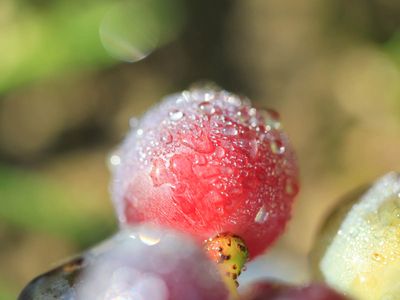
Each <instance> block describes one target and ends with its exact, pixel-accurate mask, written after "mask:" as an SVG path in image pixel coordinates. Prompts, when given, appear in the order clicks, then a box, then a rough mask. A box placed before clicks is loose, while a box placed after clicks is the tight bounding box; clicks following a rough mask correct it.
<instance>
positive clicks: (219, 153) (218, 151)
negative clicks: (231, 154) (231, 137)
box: [215, 147, 225, 158]
mask: <svg viewBox="0 0 400 300" xmlns="http://www.w3.org/2000/svg"><path fill="white" fill-rule="evenodd" d="M215 154H216V156H217V157H218V158H223V157H224V156H225V149H224V148H222V147H217V149H216V150H215Z"/></svg>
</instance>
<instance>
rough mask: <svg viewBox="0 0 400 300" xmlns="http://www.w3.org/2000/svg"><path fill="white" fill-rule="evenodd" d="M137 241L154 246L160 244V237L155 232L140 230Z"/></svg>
mask: <svg viewBox="0 0 400 300" xmlns="http://www.w3.org/2000/svg"><path fill="white" fill-rule="evenodd" d="M139 239H140V240H141V241H142V242H143V243H145V244H146V245H148V246H154V245H157V244H158V243H159V242H160V240H161V235H160V234H159V233H158V232H156V231H155V230H145V229H142V230H141V231H140V232H139Z"/></svg>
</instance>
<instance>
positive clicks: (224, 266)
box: [204, 233, 249, 300]
mask: <svg viewBox="0 0 400 300" xmlns="http://www.w3.org/2000/svg"><path fill="white" fill-rule="evenodd" d="M204 249H205V251H206V252H207V254H208V256H209V257H210V258H211V260H213V261H214V262H215V263H216V264H217V266H218V269H219V272H220V273H221V275H222V278H223V280H224V282H225V284H226V286H227V288H228V290H229V291H230V292H231V295H232V297H231V299H232V300H233V299H238V298H239V295H238V292H237V287H238V286H239V283H238V281H237V278H238V277H239V275H240V274H241V272H242V271H244V268H245V264H246V262H247V260H248V258H249V252H248V250H247V246H246V244H245V243H244V241H243V239H241V238H240V237H239V236H237V235H234V234H231V233H220V234H218V235H216V236H215V237H213V238H210V239H208V240H206V241H205V244H204Z"/></svg>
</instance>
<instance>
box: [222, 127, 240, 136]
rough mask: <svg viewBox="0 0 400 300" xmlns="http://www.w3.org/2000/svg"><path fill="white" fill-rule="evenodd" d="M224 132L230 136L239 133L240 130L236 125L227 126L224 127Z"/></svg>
mask: <svg viewBox="0 0 400 300" xmlns="http://www.w3.org/2000/svg"><path fill="white" fill-rule="evenodd" d="M222 133H223V134H224V135H228V136H235V135H237V134H238V133H239V132H238V130H237V129H236V128H235V127H227V128H224V129H223V130H222Z"/></svg>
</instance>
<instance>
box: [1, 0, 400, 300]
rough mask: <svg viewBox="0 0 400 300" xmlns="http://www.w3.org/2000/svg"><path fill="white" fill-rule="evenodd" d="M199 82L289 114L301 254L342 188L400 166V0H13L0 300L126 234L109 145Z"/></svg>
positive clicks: (4, 55) (6, 70)
mask: <svg viewBox="0 0 400 300" xmlns="http://www.w3.org/2000/svg"><path fill="white" fill-rule="evenodd" d="M198 80H211V81H215V82H216V83H218V84H219V85H221V86H222V87H224V88H226V89H228V90H231V91H234V92H238V93H241V94H245V95H247V96H249V97H250V98H251V99H253V101H254V102H255V103H256V105H257V106H261V107H273V108H275V109H277V110H278V111H280V113H281V116H282V119H283V122H284V125H285V128H286V131H287V132H288V134H289V136H290V137H291V140H292V142H293V144H294V146H295V148H296V150H297V153H298V158H299V163H300V167H301V173H302V191H301V194H300V196H299V198H298V202H297V204H296V207H295V212H294V218H293V220H292V223H291V225H290V226H289V229H288V232H287V233H286V235H285V236H284V238H283V240H284V243H285V244H286V245H288V247H291V248H292V249H295V251H297V252H298V253H300V254H306V253H307V251H308V249H309V247H310V245H311V243H312V239H313V236H314V233H315V230H316V228H317V226H318V224H319V223H320V221H321V219H322V218H323V217H324V215H325V213H326V212H327V210H329V209H330V207H332V205H333V204H334V203H335V202H336V200H337V199H338V198H339V197H340V196H341V195H342V194H343V193H345V192H347V191H349V190H351V189H353V188H355V187H357V186H359V185H360V184H363V183H366V182H368V181H371V180H373V179H374V178H376V177H378V176H380V175H382V174H383V173H385V172H387V171H389V170H399V169H400V155H399V154H400V150H399V149H400V1H398V0H353V1H348V0H326V1H323V0H303V1H292V0H252V1H245V0H236V1H233V0H232V1H228V0H220V1H215V0H203V1H189V0H187V1H184V0H129V1H115V0H112V1H111V0H82V1H67V0H1V1H0V299H15V297H16V295H17V293H18V291H19V290H20V289H21V288H22V287H23V285H24V284H25V283H26V282H27V281H28V280H29V279H31V278H32V277H33V276H35V275H37V274H38V273H41V272H43V271H45V270H47V269H49V268H50V267H52V266H54V265H55V264H57V263H58V262H60V261H61V260H63V259H65V258H66V257H68V256H70V255H72V254H74V253H77V252H79V251H81V250H82V249H84V248H87V247H89V246H91V245H93V244H95V243H96V242H98V241H100V240H102V239H103V238H105V237H107V236H108V235H110V234H111V233H112V232H113V231H115V229H116V223H115V217H114V212H113V208H112V205H111V202H110V199H109V193H108V184H109V180H110V175H109V172H108V169H107V163H106V158H107V156H108V154H109V153H110V152H111V151H112V149H113V148H114V147H115V146H116V145H117V144H118V143H119V142H120V141H121V140H122V138H123V136H124V134H125V133H126V131H127V130H128V128H129V125H128V121H129V118H130V117H132V116H137V115H140V114H141V113H143V112H144V111H145V110H146V109H148V108H149V107H150V106H151V105H152V104H154V103H156V102H157V101H158V100H159V99H160V98H161V97H163V96H165V95H167V94H168V93H172V92H176V91H178V90H182V89H184V88H187V87H188V86H189V85H190V84H191V83H193V82H195V81H198ZM299 236H301V237H302V239H301V240H299V238H298V237H299Z"/></svg>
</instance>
